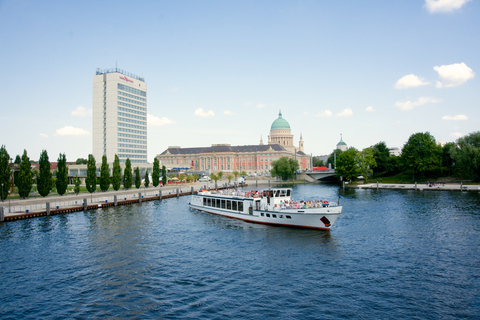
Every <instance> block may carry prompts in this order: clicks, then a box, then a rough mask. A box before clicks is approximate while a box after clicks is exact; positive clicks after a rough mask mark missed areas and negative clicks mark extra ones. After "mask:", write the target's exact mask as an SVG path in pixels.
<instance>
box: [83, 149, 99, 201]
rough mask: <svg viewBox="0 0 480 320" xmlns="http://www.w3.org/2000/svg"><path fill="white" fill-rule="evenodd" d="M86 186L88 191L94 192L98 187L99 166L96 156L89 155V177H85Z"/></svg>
mask: <svg viewBox="0 0 480 320" xmlns="http://www.w3.org/2000/svg"><path fill="white" fill-rule="evenodd" d="M85 186H86V187H87V190H88V192H90V193H93V192H95V190H96V189H97V167H96V165H95V157H94V156H93V155H92V154H89V155H88V161H87V177H86V178H85Z"/></svg>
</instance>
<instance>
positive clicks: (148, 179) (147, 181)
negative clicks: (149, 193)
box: [143, 169, 150, 188]
mask: <svg viewBox="0 0 480 320" xmlns="http://www.w3.org/2000/svg"><path fill="white" fill-rule="evenodd" d="M143 185H144V186H145V188H148V187H149V186H150V178H149V177H148V169H146V170H145V182H144V183H143Z"/></svg>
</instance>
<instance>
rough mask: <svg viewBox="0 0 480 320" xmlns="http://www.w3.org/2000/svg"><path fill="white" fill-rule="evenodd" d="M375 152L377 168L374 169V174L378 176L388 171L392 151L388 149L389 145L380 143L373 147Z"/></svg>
mask: <svg viewBox="0 0 480 320" xmlns="http://www.w3.org/2000/svg"><path fill="white" fill-rule="evenodd" d="M371 148H372V150H373V158H374V160H375V163H376V166H375V167H374V168H372V169H373V174H374V175H378V174H380V173H384V172H385V171H386V170H387V161H388V158H389V157H390V150H388V148H387V144H386V143H385V142H384V141H380V142H379V143H377V144H376V145H374V146H372V147H371Z"/></svg>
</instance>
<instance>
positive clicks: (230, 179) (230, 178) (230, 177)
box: [227, 173, 233, 183]
mask: <svg viewBox="0 0 480 320" xmlns="http://www.w3.org/2000/svg"><path fill="white" fill-rule="evenodd" d="M227 179H228V183H230V182H231V181H232V179H233V174H231V173H229V174H227Z"/></svg>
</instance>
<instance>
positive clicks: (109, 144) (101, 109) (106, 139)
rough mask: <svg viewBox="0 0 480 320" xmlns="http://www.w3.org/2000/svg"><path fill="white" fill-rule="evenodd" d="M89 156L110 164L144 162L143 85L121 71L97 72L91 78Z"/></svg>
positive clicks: (139, 79)
mask: <svg viewBox="0 0 480 320" xmlns="http://www.w3.org/2000/svg"><path fill="white" fill-rule="evenodd" d="M92 121H93V123H92V138H93V156H94V157H95V160H96V162H100V161H101V159H102V156H103V155H106V156H107V161H108V162H109V163H113V161H114V158H115V154H116V155H117V156H118V157H119V159H120V162H122V163H124V162H125V160H126V159H127V158H129V159H130V161H131V162H132V163H135V164H139V163H146V162H147V83H146V82H145V80H144V79H143V78H142V77H138V76H135V75H133V74H130V73H128V72H125V71H123V70H121V69H117V68H115V69H108V70H100V69H97V72H96V74H95V75H94V76H93V101H92Z"/></svg>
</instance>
